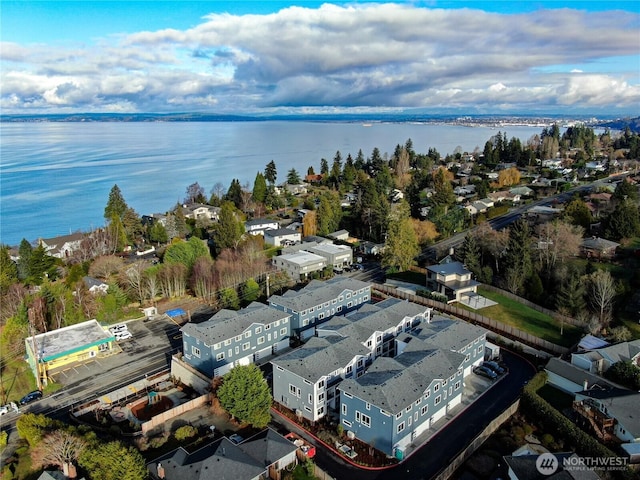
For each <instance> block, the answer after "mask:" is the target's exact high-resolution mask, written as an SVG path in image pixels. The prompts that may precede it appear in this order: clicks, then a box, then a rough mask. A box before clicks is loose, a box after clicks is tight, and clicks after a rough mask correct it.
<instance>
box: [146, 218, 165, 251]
mask: <svg viewBox="0 0 640 480" xmlns="http://www.w3.org/2000/svg"><path fill="white" fill-rule="evenodd" d="M149 240H150V241H151V242H154V243H156V244H158V245H160V244H164V243H167V242H168V241H169V237H168V235H167V229H166V228H165V227H164V225H162V223H160V222H153V224H152V225H151V226H150V227H149Z"/></svg>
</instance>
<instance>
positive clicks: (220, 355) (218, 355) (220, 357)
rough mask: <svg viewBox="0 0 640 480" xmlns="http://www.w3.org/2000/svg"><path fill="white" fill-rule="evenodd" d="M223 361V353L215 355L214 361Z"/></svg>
mask: <svg viewBox="0 0 640 480" xmlns="http://www.w3.org/2000/svg"><path fill="white" fill-rule="evenodd" d="M220 360H224V352H221V353H219V354H217V355H216V361H218V362H219V361H220Z"/></svg>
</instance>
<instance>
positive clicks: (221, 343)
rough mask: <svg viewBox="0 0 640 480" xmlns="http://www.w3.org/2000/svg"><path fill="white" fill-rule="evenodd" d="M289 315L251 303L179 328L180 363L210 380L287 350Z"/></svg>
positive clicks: (289, 330)
mask: <svg viewBox="0 0 640 480" xmlns="http://www.w3.org/2000/svg"><path fill="white" fill-rule="evenodd" d="M290 317H291V315H290V314H288V313H286V312H283V311H281V310H278V309H275V308H272V307H270V306H268V305H264V304H262V303H258V302H253V303H251V304H250V305H249V306H248V307H246V308H244V309H242V310H240V311H235V310H226V309H223V310H220V311H219V312H217V313H216V314H215V315H213V316H212V317H211V318H210V319H209V320H207V321H205V322H202V323H198V324H196V323H191V322H190V323H187V324H186V325H185V326H184V327H182V329H181V331H182V344H183V359H184V361H185V362H186V363H188V364H189V365H191V366H192V367H194V368H196V369H197V370H198V371H200V372H202V373H203V374H204V375H206V376H208V377H210V378H213V377H219V376H222V375H224V374H225V373H227V372H228V371H230V370H231V369H232V368H233V367H234V366H237V365H248V364H250V363H254V362H255V361H256V360H258V359H259V358H263V357H266V356H269V355H273V354H275V353H276V352H277V351H278V350H282V349H284V348H286V347H288V346H289V337H290V336H291V322H290Z"/></svg>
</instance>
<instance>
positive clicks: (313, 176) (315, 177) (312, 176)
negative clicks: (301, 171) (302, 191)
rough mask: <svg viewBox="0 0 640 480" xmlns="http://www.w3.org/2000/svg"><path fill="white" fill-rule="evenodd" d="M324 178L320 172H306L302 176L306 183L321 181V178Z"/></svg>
mask: <svg viewBox="0 0 640 480" xmlns="http://www.w3.org/2000/svg"><path fill="white" fill-rule="evenodd" d="M323 178H324V175H322V174H321V173H318V174H307V175H305V177H304V181H305V182H306V183H316V184H317V183H322V179H323Z"/></svg>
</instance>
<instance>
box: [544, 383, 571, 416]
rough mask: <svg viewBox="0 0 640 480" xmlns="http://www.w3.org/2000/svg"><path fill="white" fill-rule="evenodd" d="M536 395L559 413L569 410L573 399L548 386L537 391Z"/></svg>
mask: <svg viewBox="0 0 640 480" xmlns="http://www.w3.org/2000/svg"><path fill="white" fill-rule="evenodd" d="M538 395H540V396H541V397H542V398H544V399H545V400H546V401H547V402H549V403H550V404H551V406H552V407H553V408H555V409H556V410H558V411H560V412H562V411H563V410H566V409H568V408H569V409H570V408H571V405H572V404H573V397H572V396H571V395H569V394H568V393H564V392H563V391H561V390H558V389H557V388H555V387H552V386H551V385H549V384H546V385H544V386H543V387H542V388H541V389H540V390H538Z"/></svg>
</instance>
